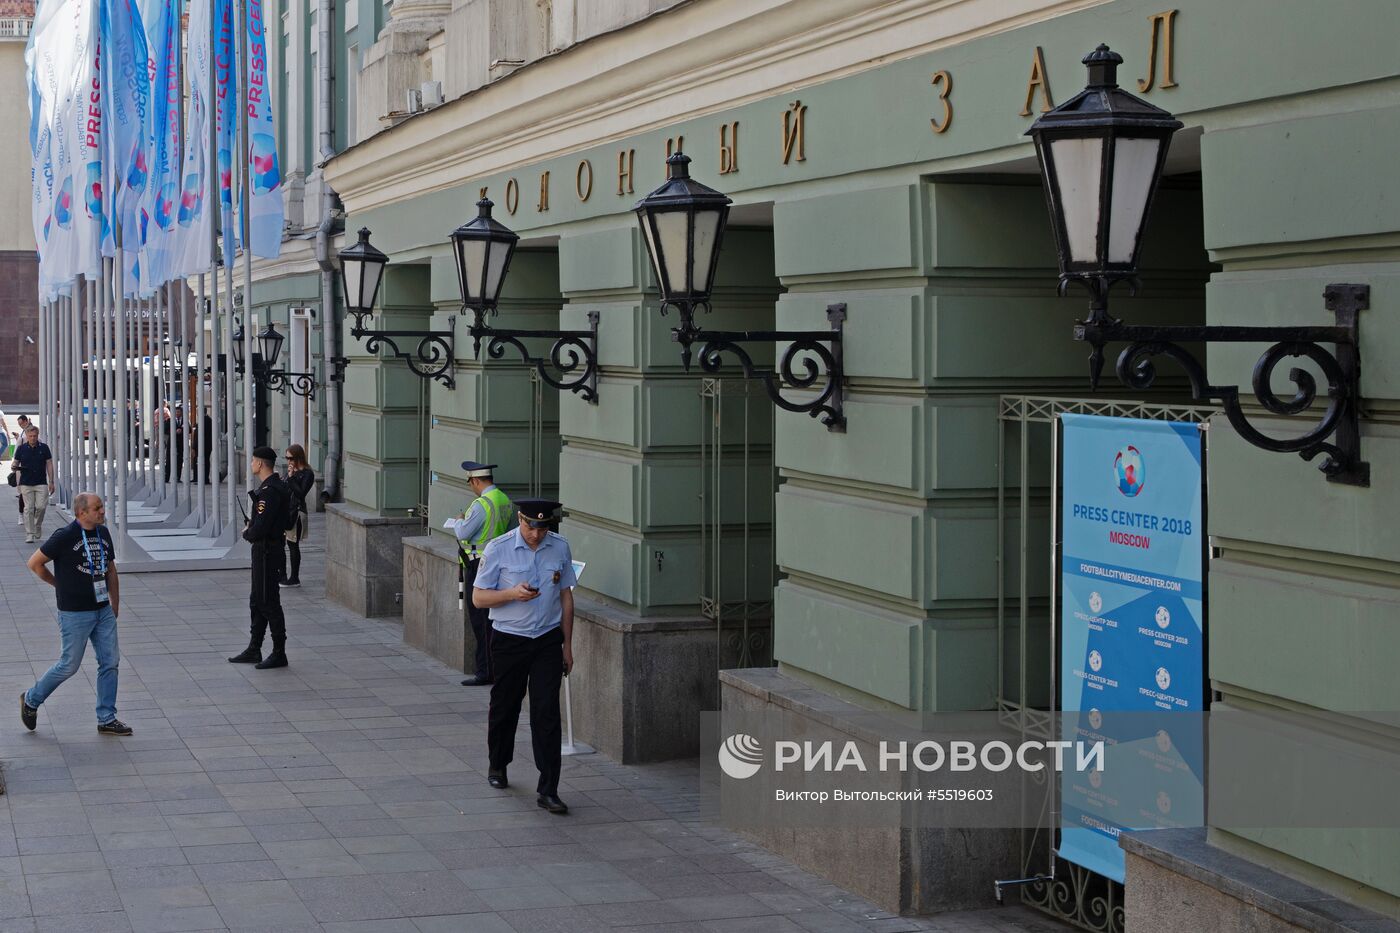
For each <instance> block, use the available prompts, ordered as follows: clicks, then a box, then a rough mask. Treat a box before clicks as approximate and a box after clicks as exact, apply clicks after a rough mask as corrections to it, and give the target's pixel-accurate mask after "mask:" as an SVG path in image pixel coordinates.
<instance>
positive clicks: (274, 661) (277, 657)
mask: <svg viewBox="0 0 1400 933" xmlns="http://www.w3.org/2000/svg"><path fill="white" fill-rule="evenodd" d="M286 666H287V656H286V655H285V654H283V653H282V652H280V651H274V652H272V654H269V655H268V656H267V660H266V661H259V662H258V663H257V664H254V665H253V667H254V669H255V670H259V671H266V670H270V669H271V668H274V667H286Z"/></svg>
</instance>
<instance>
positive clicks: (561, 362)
mask: <svg viewBox="0 0 1400 933" xmlns="http://www.w3.org/2000/svg"><path fill="white" fill-rule="evenodd" d="M493 206H494V204H493V203H492V201H491V200H490V199H489V198H486V197H483V198H482V199H481V200H480V201H477V202H476V208H477V215H476V216H475V217H473V218H472V219H471V220H469V221H467V222H466V223H464V224H462V226H460V227H458V228H457V229H456V230H454V231H452V258H453V260H454V261H455V262H456V264H457V287H458V289H459V290H460V292H461V295H462V307H463V308H464V309H467V310H470V311H471V312H472V325H471V328H470V333H471V335H472V349H473V350H474V351H475V354H476V357H477V358H478V359H480V358H481V340H482V338H483V337H489V338H490V340H489V341H488V342H487V344H486V355H487V356H489V357H491V359H493V360H499V359H501V358H502V357H504V356H505V352H506V348H507V347H511V348H514V349H515V351H516V352H517V353H519V354H520V358H521V360H522V361H523V362H524V363H526V364H527V365H530V366H533V367H535V371H536V372H538V373H539V374H540V378H541V379H543V380H544V381H545V382H547V383H548V384H549V385H552V386H554V387H555V388H556V389H565V390H567V391H569V392H576V393H578V394H579V395H580V396H582V397H583V399H584V400H585V401H587V402H590V403H592V404H594V405H596V404H598V312H597V311H590V312H588V324H589V329H588V330H506V329H503V328H497V327H490V326H488V325H487V324H486V316H487V315H488V314H497V313H499V312H498V309H497V305H498V304H499V303H500V299H501V287H502V286H503V285H504V284H505V281H506V272H507V271H508V270H509V269H510V260H511V257H512V256H513V255H515V244H516V243H518V242H519V241H520V236H519V235H518V234H517V233H516V232H515V231H513V230H511V229H510V228H509V227H507V226H505V225H504V224H502V223H501V222H500V221H498V220H496V219H495V218H493V217H492V216H491V208H492V207H493ZM531 338H546V339H547V338H553V339H554V345H553V346H552V347H550V350H549V355H548V356H547V357H537V356H531V355H530V351H529V350H528V349H526V347H525V344H524V343H523V342H522V341H524V340H528V339H531ZM555 372H557V373H558V375H557V376H556V375H555V374H554V373H555Z"/></svg>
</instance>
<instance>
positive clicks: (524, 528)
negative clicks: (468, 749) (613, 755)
mask: <svg viewBox="0 0 1400 933" xmlns="http://www.w3.org/2000/svg"><path fill="white" fill-rule="evenodd" d="M516 506H517V507H518V508H519V510H520V524H519V526H518V527H516V528H514V529H512V530H511V531H508V532H506V533H505V534H503V535H501V536H500V537H499V538H496V539H494V540H493V541H492V542H491V543H490V544H488V545H486V554H485V556H483V557H482V559H481V568H480V569H479V570H478V571H477V574H476V586H475V588H473V590H472V601H473V602H474V603H476V605H477V606H480V607H481V608H482V609H489V610H490V611H491V627H492V628H494V629H495V632H494V633H493V635H492V636H491V669H492V672H493V673H494V675H495V678H496V682H495V683H494V684H493V685H492V687H491V708H490V712H489V713H488V714H487V730H486V746H487V750H488V754H489V757H490V765H489V770H488V771H487V772H486V780H487V783H489V784H490V785H491V786H492V787H495V788H497V789H500V788H504V787H509V786H510V781H509V780H508V779H507V777H506V766H507V765H509V764H510V762H511V758H512V757H514V755H515V729H516V726H517V725H519V722H520V706H521V704H522V703H523V702H524V701H525V695H526V693H528V694H529V695H530V740H531V744H532V746H533V748H534V753H535V767H536V768H537V769H538V770H539V772H540V779H539V783H538V784H537V785H536V787H535V792H536V794H538V796H537V797H536V798H535V804H536V805H537V806H539V807H541V808H542V809H545V810H548V811H549V812H550V813H557V814H561V815H562V814H565V813H568V812H569V808H568V807H567V806H566V805H565V804H564V801H562V800H560V799H559V770H560V767H561V757H560V756H561V749H560V745H561V741H562V731H563V730H562V724H561V722H560V717H559V685H560V682H561V681H562V679H563V677H564V675H565V674H567V673H569V671H570V670H572V669H573V666H574V649H573V633H574V592H573V588H574V586H575V585H577V583H578V580H577V578H576V577H575V576H574V565H573V555H572V554H571V553H570V552H569V542H567V541H565V540H564V538H563V537H562V536H561V535H557V534H555V533H554V532H552V531H550V530H549V526H550V524H551V523H552V522H553V521H554V510H555V509H557V508H559V503H558V502H552V501H550V500H548V499H521V500H520V501H519V502H517V503H516Z"/></svg>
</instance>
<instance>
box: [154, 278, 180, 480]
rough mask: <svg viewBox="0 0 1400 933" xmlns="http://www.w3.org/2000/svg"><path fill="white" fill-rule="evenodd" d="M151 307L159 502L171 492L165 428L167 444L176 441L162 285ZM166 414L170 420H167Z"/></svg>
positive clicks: (167, 330)
mask: <svg viewBox="0 0 1400 933" xmlns="http://www.w3.org/2000/svg"><path fill="white" fill-rule="evenodd" d="M150 304H151V307H153V308H155V314H154V315H152V317H151V339H150V346H151V368H152V369H153V370H155V372H154V373H153V378H152V379H151V391H152V394H153V402H154V404H155V406H156V407H158V408H159V409H160V413H159V414H155V415H153V416H152V418H151V443H152V444H154V445H155V447H156V449H155V451H154V452H153V453H152V454H151V458H152V468H151V480H152V485H153V486H155V487H156V490H157V494H156V500H157V501H158V502H160V503H161V504H162V505H164V503H165V499H166V496H168V495H169V494H170V492H169V490H168V489H167V485H168V484H167V483H166V481H165V474H166V473H167V472H169V470H170V466H171V463H172V461H171V459H170V451H169V450H167V448H166V445H165V437H166V434H165V429H166V428H167V427H169V428H170V445H171V446H172V447H173V446H174V445H175V424H174V418H175V410H174V399H172V398H171V397H170V382H169V379H170V377H169V376H168V375H167V374H166V370H165V362H166V353H165V339H166V337H168V336H169V335H170V328H169V327H168V326H167V325H166V321H165V316H166V313H167V312H168V311H169V308H167V307H166V304H165V289H163V288H158V289H156V293H155V294H154V295H152V296H151V301H150ZM167 416H169V418H170V420H166V418H167Z"/></svg>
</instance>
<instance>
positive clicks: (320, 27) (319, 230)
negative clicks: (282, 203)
mask: <svg viewBox="0 0 1400 933" xmlns="http://www.w3.org/2000/svg"><path fill="white" fill-rule="evenodd" d="M334 16H335V6H334V0H317V4H316V110H317V114H316V117H317V119H316V123H317V127H316V136H317V140H316V150H317V152H318V153H319V155H320V160H321V165H322V178H321V222H320V224H319V225H317V227H316V263H317V265H318V266H320V268H321V309H322V312H323V315H322V319H321V365H322V367H323V369H322V370H321V371H322V372H324V373H325V374H326V463H325V478H324V481H323V482H322V484H321V501H322V502H335V501H338V500H339V499H340V461H341V456H342V444H343V440H342V431H341V421H340V405H341V398H340V396H341V391H340V390H341V385H342V384H341V383H340V382H339V381H337V380H336V379H335V378H334V376H335V364H334V363H333V362H332V360H335V359H337V358H338V357H339V356H340V331H341V322H340V315H338V314H337V313H336V307H335V269H336V264H335V260H334V257H332V255H331V234H332V233H333V232H334V227H335V223H336V220H337V218H338V217H339V216H341V212H340V211H339V210H338V209H337V207H336V200H337V198H336V195H335V192H333V191H331V189H330V186H329V185H327V184H326V183H325V175H324V172H325V168H324V166H325V163H326V162H328V161H330V160H331V159H332V158H334V157H335V137H334V134H333V132H332V126H331V114H332V112H333V111H332V109H331V102H332V99H333V98H332V95H333V93H334V91H335V86H334V78H333V77H332V74H331V59H332V55H333V54H334V52H333V50H332V48H331V23H332V22H333V21H334Z"/></svg>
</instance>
